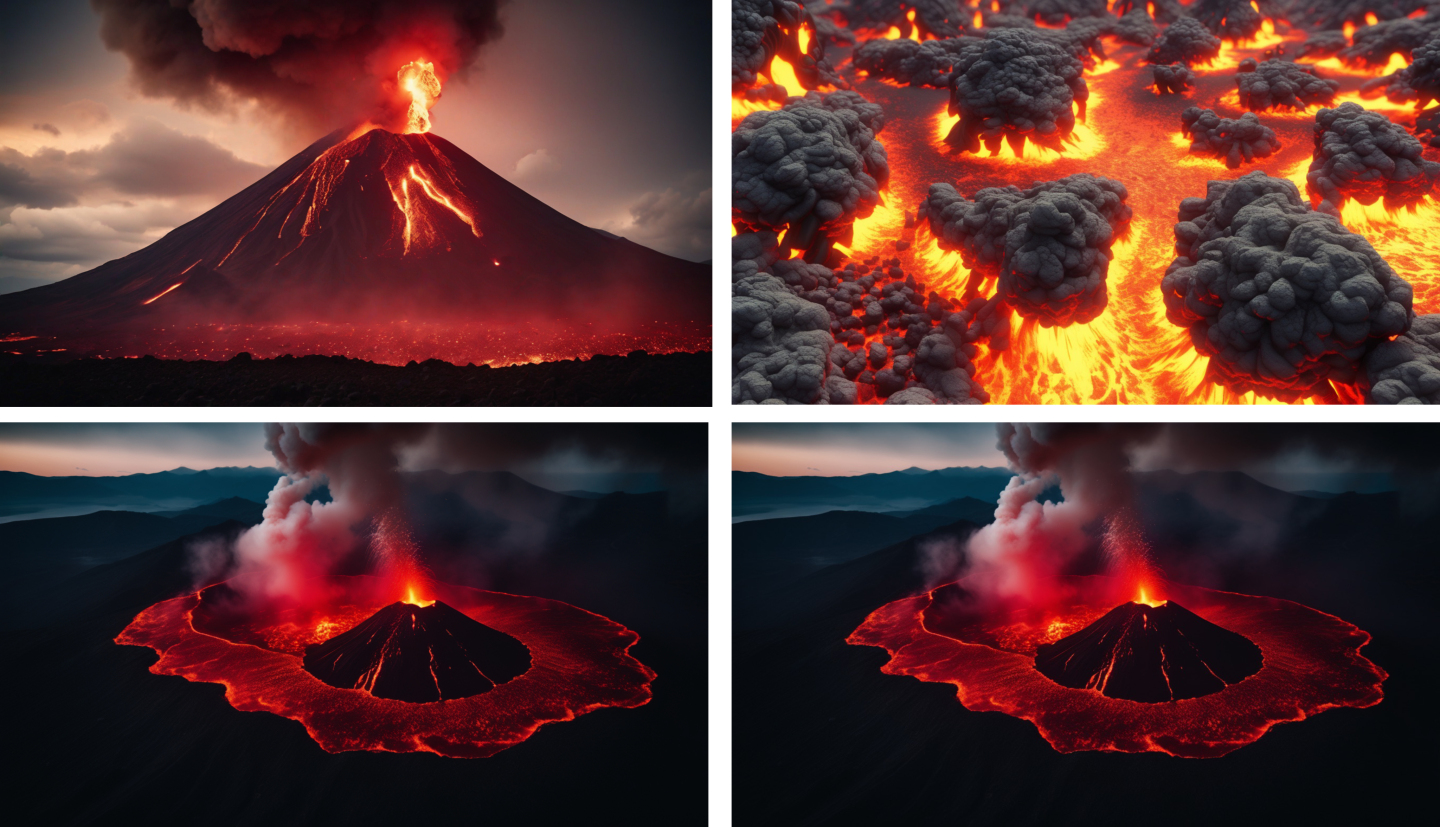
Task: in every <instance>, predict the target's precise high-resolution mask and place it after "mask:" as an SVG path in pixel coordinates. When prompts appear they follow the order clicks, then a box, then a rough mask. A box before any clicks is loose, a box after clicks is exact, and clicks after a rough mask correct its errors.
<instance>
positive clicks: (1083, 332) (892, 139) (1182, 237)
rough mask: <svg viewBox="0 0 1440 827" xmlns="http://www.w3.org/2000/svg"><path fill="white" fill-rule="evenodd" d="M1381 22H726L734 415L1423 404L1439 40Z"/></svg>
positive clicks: (1093, 6)
mask: <svg viewBox="0 0 1440 827" xmlns="http://www.w3.org/2000/svg"><path fill="white" fill-rule="evenodd" d="M1375 5H1376V6H1379V7H1381V8H1379V9H1377V10H1376V11H1378V17H1377V15H1376V13H1375V11H1367V10H1366V9H1365V6H1364V4H1358V3H1354V4H1343V5H1342V6H1340V7H1337V8H1336V9H1330V8H1328V6H1327V4H1323V3H1322V4H1315V3H1303V2H1291V1H1290V0H1279V2H1273V3H1265V2H1246V1H1245V0H1215V2H1211V1H1210V0H1195V2H1192V3H1189V4H1188V5H1187V4H1183V3H1149V4H1146V3H1133V2H1128V0H1119V1H1118V2H1115V1H1114V0H1112V2H1108V3H1107V2H1079V1H1078V0H1043V1H1037V0H995V1H994V2H990V0H986V2H983V3H979V4H974V3H962V2H959V1H958V0H950V2H934V3H931V2H911V1H910V0H875V2H847V1H846V0H834V2H820V3H806V4H803V5H802V4H799V3H795V2H790V0H744V2H737V6H736V8H737V13H736V24H735V32H734V43H735V51H734V61H735V72H734V73H733V75H732V129H733V132H732V139H733V140H732V157H733V159H734V164H735V167H734V168H735V174H734V177H733V187H732V194H731V197H732V224H733V227H732V236H733V237H734V238H733V244H732V246H733V250H732V259H733V263H734V264H733V266H734V270H733V274H732V280H733V289H732V308H733V309H732V326H733V329H734V337H735V342H736V347H735V350H734V362H733V379H732V391H733V397H732V398H733V401H734V402H735V403H737V404H758V403H770V404H776V403H783V404H817V403H820V404H851V403H890V404H927V403H945V404H965V403H972V404H973V403H981V402H998V403H1011V404H1035V403H1062V404H1076V403H1150V404H1153V403H1161V404H1172V403H1274V402H1284V403H1305V404H1315V403H1361V402H1384V403H1395V402H1401V401H1409V402H1412V403H1413V402H1433V401H1437V399H1440V398H1437V397H1435V396H1434V393H1435V392H1434V388H1435V387H1436V386H1435V385H1434V383H1433V379H1431V378H1429V377H1432V375H1433V365H1432V363H1433V360H1434V359H1435V351H1434V349H1433V345H1430V344H1427V343H1426V342H1428V340H1426V342H1421V341H1418V340H1417V339H1416V338H1415V337H1407V335H1406V334H1407V332H1408V331H1409V330H1411V329H1412V325H1413V326H1414V327H1419V328H1421V329H1428V327H1429V325H1430V324H1431V322H1428V321H1426V319H1425V317H1426V315H1427V314H1436V313H1440V291H1437V287H1440V269H1437V267H1436V264H1435V262H1436V261H1437V256H1436V244H1437V239H1440V236H1437V234H1436V231H1435V219H1436V218H1437V217H1440V200H1437V197H1436V192H1435V182H1436V180H1437V174H1440V149H1437V148H1436V147H1437V146H1440V143H1437V139H1436V138H1435V137H1434V136H1435V135H1436V134H1437V133H1436V131H1435V129H1434V124H1435V123H1436V119H1437V117H1440V109H1437V108H1435V107H1432V108H1430V109H1423V107H1425V106H1429V105H1430V104H1431V103H1432V102H1433V101H1434V100H1435V99H1436V98H1437V97H1440V72H1437V69H1436V67H1437V66H1440V14H1436V13H1434V12H1431V13H1428V14H1427V13H1424V11H1423V9H1422V6H1421V4H1415V3H1411V4H1389V5H1387V4H1375ZM742 11H743V12H745V13H742ZM1407 15H1408V16H1407ZM1342 23H1343V24H1344V25H1343V26H1342V25H1341V24H1342ZM1297 61H1300V62H1297ZM1242 176H1243V177H1242ZM1237 178H1238V179H1239V180H1238V181H1235V180H1233V179H1237ZM1262 225H1263V226H1264V227H1267V228H1269V229H1270V231H1269V233H1268V234H1265V233H1259V232H1258V228H1259V227H1260V226H1262ZM1282 225H1283V226H1284V227H1286V231H1285V232H1281V231H1280V229H1279V228H1280V227H1281V226H1282ZM1357 278H1358V281H1355V280H1353V279H1357ZM1392 351H1394V352H1393V353H1392ZM1377 353H1379V354H1382V355H1380V356H1376V355H1375V354H1377ZM1384 354H1389V355H1384ZM1393 359H1399V360H1400V361H1399V362H1398V363H1397V362H1393V361H1392V360H1393ZM1399 364H1403V365H1404V367H1403V368H1399V367H1398V365H1399ZM1392 368H1394V369H1392ZM1422 376H1424V377H1427V378H1425V379H1423V380H1422V379H1421V377H1422Z"/></svg>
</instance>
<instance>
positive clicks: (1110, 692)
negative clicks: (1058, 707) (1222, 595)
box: [1035, 602, 1262, 703]
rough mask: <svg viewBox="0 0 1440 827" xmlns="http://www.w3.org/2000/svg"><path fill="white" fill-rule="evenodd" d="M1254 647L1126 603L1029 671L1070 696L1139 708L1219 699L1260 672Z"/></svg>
mask: <svg viewBox="0 0 1440 827" xmlns="http://www.w3.org/2000/svg"><path fill="white" fill-rule="evenodd" d="M1261 661H1262V656H1261V653H1260V648H1259V647H1258V646H1256V645H1255V644H1254V643H1252V642H1251V641H1250V640H1249V639H1248V638H1246V637H1244V636H1243V635H1238V634H1236V633H1234V632H1231V631H1229V630H1228V629H1223V628H1221V627H1219V626H1216V625H1215V624H1214V623H1211V622H1210V621H1208V620H1206V619H1204V618H1203V617H1200V616H1199V615H1197V614H1195V613H1194V612H1191V611H1190V610H1188V609H1186V608H1185V607H1183V606H1180V605H1178V604H1176V603H1173V602H1166V603H1164V604H1162V605H1160V606H1148V605H1145V604H1143V603H1126V604H1124V605H1122V606H1117V607H1115V608H1114V609H1111V610H1110V611H1109V612H1107V613H1106V614H1105V616H1104V617H1101V618H1100V619H1099V620H1097V621H1095V622H1094V623H1091V624H1090V625H1089V626H1086V627H1085V628H1084V629H1081V630H1080V631H1078V632H1076V633H1074V634H1072V635H1069V636H1067V637H1063V638H1061V639H1060V640H1057V641H1055V642H1054V643H1047V644H1044V645H1042V646H1040V647H1039V649H1037V650H1036V652H1035V668H1036V669H1037V670H1038V671H1039V672H1040V674H1042V675H1044V676H1045V677H1047V678H1049V679H1050V680H1052V681H1054V682H1056V683H1058V684H1060V685H1061V686H1068V687H1071V688H1073V689H1095V690H1099V691H1100V693H1101V694H1103V695H1106V696H1108V697H1111V698H1121V699H1124V700H1129V701H1141V702H1144V703H1161V702H1164V701H1178V700H1181V699H1183V698H1198V697H1201V696H1202V695H1210V694H1212V693H1215V692H1219V691H1220V690H1222V689H1224V688H1225V687H1226V686H1228V685H1230V684H1232V683H1238V682H1239V681H1241V680H1244V679H1245V678H1247V677H1249V676H1251V675H1253V674H1255V673H1256V672H1258V671H1260V666H1261Z"/></svg>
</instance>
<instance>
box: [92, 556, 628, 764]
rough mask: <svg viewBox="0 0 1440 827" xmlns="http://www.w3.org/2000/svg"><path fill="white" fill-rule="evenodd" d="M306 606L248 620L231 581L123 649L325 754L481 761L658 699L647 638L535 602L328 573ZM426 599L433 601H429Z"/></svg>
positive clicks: (154, 622)
mask: <svg viewBox="0 0 1440 827" xmlns="http://www.w3.org/2000/svg"><path fill="white" fill-rule="evenodd" d="M313 585H314V586H315V588H314V591H317V592H320V593H322V594H323V596H322V597H319V598H317V599H316V600H315V601H314V602H312V603H309V604H307V605H306V606H304V607H299V606H291V607H288V608H285V609H277V610H271V611H265V612H260V613H258V614H257V613H256V612H255V611H253V610H246V609H241V608H239V606H240V605H241V602H240V601H238V600H237V595H236V594H235V593H234V592H233V591H231V590H230V589H229V587H228V586H227V585H226V584H224V583H221V584H218V585H214V586H210V587H208V588H205V589H203V590H201V591H200V592H197V593H195V594H188V595H185V596H183V597H176V598H173V599H171V600H166V601H163V602H160V603H157V604H155V605H154V606H151V607H150V608H148V609H146V610H145V611H143V612H141V613H140V614H139V615H138V616H136V618H135V619H134V620H133V621H131V623H130V625H129V626H127V627H126V628H125V630H124V631H122V632H121V633H120V635H119V636H118V637H117V638H116V639H115V641H116V643H120V644H125V645H131V646H148V647H150V648H152V649H154V650H155V651H156V652H158V653H159V654H160V659H159V660H158V661H157V662H156V663H155V664H154V665H153V666H151V667H150V671H151V672H153V673H155V674H157V675H178V676H180V677H183V678H185V679H186V680H190V681H196V682H204V683H219V684H222V685H223V686H224V687H225V698H226V700H228V701H229V702H230V704H231V705H232V706H233V707H235V708H236V709H238V710H241V711H245V712H270V713H273V714H276V715H281V716H283V717H286V718H291V719H293V720H296V721H299V722H300V723H301V724H303V725H304V727H305V729H306V731H307V732H309V733H310V737H312V738H313V739H315V742H316V743H317V744H319V745H320V747H321V748H322V749H324V750H326V751H327V752H346V751H352V750H372V751H383V752H417V751H424V752H433V753H437V754H439V755H445V756H451V757H458V758H483V757H487V756H490V755H494V754H495V753H497V752H500V751H501V750H504V749H506V748H508V747H511V746H514V745H515V744H518V743H520V742H521V741H524V740H525V739H526V738H529V737H530V736H531V735H532V734H534V733H535V731H536V730H537V729H538V728H539V727H540V726H541V725H543V724H547V723H553V722H556V721H568V720H572V719H573V718H575V717H576V716H579V715H583V714H585V713H587V712H592V711H594V710H596V709H601V708H604V707H625V708H633V707H638V706H643V705H644V704H646V703H648V702H649V701H650V697H651V693H650V682H651V681H652V680H654V678H655V673H654V672H653V671H651V670H650V669H649V668H647V667H646V666H645V665H644V664H642V663H640V662H639V661H637V660H636V659H635V658H634V657H632V656H631V655H630V654H629V650H630V647H632V646H634V645H635V643H636V642H638V640H639V636H638V635H636V634H635V633H634V632H632V631H630V630H629V629H626V628H625V627H624V626H621V625H620V624H618V623H615V622H614V621H611V620H607V619H606V618H603V617H601V616H599V615H596V614H592V613H590V612H587V611H584V610H583V609H579V608H576V607H574V606H570V605H568V604H565V603H561V602H559V601H556V600H547V599H544V598H539V597H524V596H520V595H511V594H502V593H498V592H488V591H481V590H478V589H471V588H465V587H461V586H452V585H445V584H440V583H428V584H425V585H424V586H423V587H421V590H420V591H417V590H416V587H415V586H414V585H411V586H409V587H408V589H407V592H406V594H405V597H404V598H403V599H401V600H398V601H397V600H395V599H394V596H393V595H391V594H390V592H391V591H392V589H393V581H392V580H390V579H387V578H377V577H369V576H356V577H343V576H332V577H327V578H324V579H323V582H317V583H315V584H313ZM420 594H424V595H426V596H425V597H423V598H422V597H419V596H418V595H420Z"/></svg>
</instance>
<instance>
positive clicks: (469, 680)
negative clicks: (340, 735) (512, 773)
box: [303, 601, 530, 703]
mask: <svg viewBox="0 0 1440 827" xmlns="http://www.w3.org/2000/svg"><path fill="white" fill-rule="evenodd" d="M303 662H304V664H305V671H306V672H309V673H310V674H312V675H314V676H315V677H317V678H319V679H320V680H322V681H324V682H325V683H328V684H330V685H331V686H336V687H339V688H341V689H363V690H365V691H366V692H369V693H370V694H371V695H374V696H375V697H377V698H394V699H395V700H397V701H409V702H411V703H429V702H432V701H450V700H454V699H456V698H468V697H471V696H472V695H480V694H482V693H485V692H489V691H490V690H492V689H494V688H495V687H496V686H498V685H500V684H503V683H505V682H507V681H510V680H512V679H514V678H516V677H518V676H519V675H521V674H523V673H524V672H525V670H527V669H529V668H530V650H529V649H526V648H525V644H523V643H521V642H520V641H518V640H516V639H515V638H513V637H511V636H510V635H507V634H505V633H504V632H497V631H495V630H494V629H491V628H490V627H489V626H486V625H485V624H483V623H480V622H478V621H476V620H473V619H471V618H470V617H468V616H467V615H465V614H463V613H461V612H458V611H456V610H455V609H453V608H451V607H450V606H448V605H446V604H444V603H441V602H439V601H436V602H434V603H431V604H430V605H429V606H417V605H414V604H412V603H399V602H397V603H391V604H390V605H389V606H386V607H385V608H383V609H381V610H380V611H378V612H376V613H375V614H373V615H371V616H370V617H369V618H367V619H366V620H365V621H364V622H362V623H361V624H360V625H359V626H356V627H355V628H353V629H351V630H350V631H348V632H344V633H342V634H339V635H336V636H335V637H332V638H330V639H329V640H327V641H325V642H324V643H316V644H313V645H311V646H308V647H306V649H305V658H304V661H303Z"/></svg>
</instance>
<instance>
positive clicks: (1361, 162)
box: [1305, 102, 1440, 215]
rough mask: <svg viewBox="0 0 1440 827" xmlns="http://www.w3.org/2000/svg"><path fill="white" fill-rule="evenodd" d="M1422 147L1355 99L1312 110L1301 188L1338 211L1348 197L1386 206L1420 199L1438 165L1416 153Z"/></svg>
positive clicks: (1439, 170) (1323, 205)
mask: <svg viewBox="0 0 1440 827" xmlns="http://www.w3.org/2000/svg"><path fill="white" fill-rule="evenodd" d="M1423 152H1424V147H1423V146H1421V144H1420V141H1419V140H1417V139H1416V138H1415V137H1414V136H1413V135H1411V134H1410V133H1409V132H1406V131H1405V129H1404V128H1403V127H1400V126H1398V125H1396V124H1395V123H1393V122H1391V120H1390V119H1389V118H1387V117H1385V116H1384V115H1382V114H1380V113H1379V112H1371V111H1369V110H1367V109H1365V108H1364V107H1362V106H1360V105H1359V104H1356V103H1349V102H1347V103H1343V104H1341V105H1340V106H1339V107H1337V108H1335V109H1321V110H1320V111H1319V112H1318V113H1316V115H1315V154H1314V156H1313V157H1312V158H1311V160H1310V170H1309V172H1308V173H1306V176H1305V183H1306V189H1307V190H1308V191H1309V193H1310V198H1311V200H1312V201H1313V202H1315V203H1316V205H1317V207H1316V208H1317V209H1320V210H1324V211H1326V212H1331V213H1335V214H1337V215H1338V214H1339V213H1338V211H1339V208H1340V206H1341V204H1343V203H1344V201H1345V200H1346V199H1348V198H1353V199H1355V200H1356V201H1359V202H1360V203H1362V204H1373V203H1375V202H1376V201H1378V200H1380V199H1381V198H1384V199H1385V203H1386V205H1387V206H1391V207H1392V208H1395V207H1399V206H1402V205H1405V204H1412V203H1415V202H1416V201H1419V200H1421V199H1422V198H1424V197H1425V196H1426V195H1428V194H1429V193H1430V192H1431V190H1433V189H1434V186H1435V180H1436V178H1437V176H1440V164H1437V163H1436V162H1434V161H1427V160H1425V159H1424V158H1422V157H1421V154H1422V153H1423Z"/></svg>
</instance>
